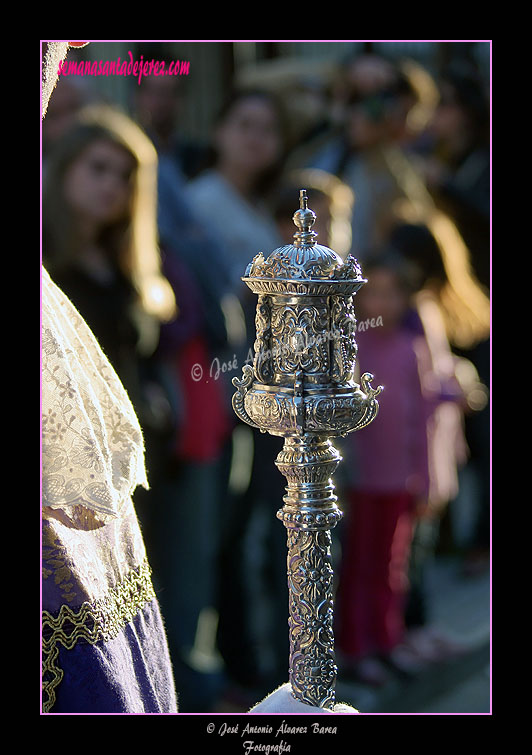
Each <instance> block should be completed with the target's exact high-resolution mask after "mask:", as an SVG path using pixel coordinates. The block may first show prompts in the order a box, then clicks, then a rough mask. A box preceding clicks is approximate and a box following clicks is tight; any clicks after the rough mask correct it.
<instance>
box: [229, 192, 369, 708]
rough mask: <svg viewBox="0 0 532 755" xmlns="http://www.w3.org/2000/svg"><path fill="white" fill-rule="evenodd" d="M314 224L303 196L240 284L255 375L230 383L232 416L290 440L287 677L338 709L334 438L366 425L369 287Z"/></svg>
mask: <svg viewBox="0 0 532 755" xmlns="http://www.w3.org/2000/svg"><path fill="white" fill-rule="evenodd" d="M315 219H316V215H315V214H314V212H313V211H312V210H311V209H309V208H308V200H307V196H306V191H305V190H304V189H303V190H301V191H300V209H299V210H297V211H296V212H295V214H294V217H293V220H294V223H295V225H296V227H297V231H296V233H295V234H294V243H293V244H292V245H287V246H282V247H280V248H279V249H276V250H274V251H273V252H272V253H271V254H270V255H269V256H268V257H266V258H265V257H264V255H263V254H262V252H261V253H259V254H257V255H256V256H255V257H254V259H253V260H252V262H251V263H250V264H249V265H248V267H247V269H246V272H245V275H244V277H243V278H242V280H243V281H244V282H245V283H246V284H247V285H248V286H249V288H250V289H251V290H252V291H253V292H254V293H256V294H258V302H257V310H256V319H255V323H256V339H255V344H254V362H253V366H251V365H249V364H248V365H245V366H244V367H243V368H242V378H241V379H238V378H236V377H235V378H233V385H234V386H235V387H236V388H237V391H236V393H235V394H234V395H233V408H234V410H235V412H236V414H237V415H238V416H239V417H240V419H241V420H243V421H244V422H246V423H247V424H249V425H251V426H252V427H255V428H258V429H259V430H261V432H268V433H270V434H272V435H279V436H282V437H284V439H285V440H284V446H283V448H282V450H281V451H280V453H279V455H278V457H277V459H276V461H275V464H276V466H277V467H278V469H279V470H280V471H281V473H282V474H283V475H284V476H285V477H286V480H287V483H288V484H287V487H286V495H285V496H284V499H283V500H284V506H283V508H282V509H280V511H278V512H277V517H278V518H279V519H280V520H281V521H282V522H283V524H284V525H285V527H286V528H287V535H288V558H287V567H288V568H287V573H288V587H289V619H288V624H289V632H290V662H289V674H290V682H291V686H292V692H293V694H294V696H295V697H296V698H297V699H299V700H302V701H303V702H305V703H308V704H309V705H314V706H318V707H322V708H332V707H333V706H334V702H335V695H334V685H335V681H336V674H337V667H336V663H335V656H334V636H333V591H332V583H333V569H332V565H331V551H330V544H331V532H330V530H331V529H332V528H333V527H334V526H335V525H336V524H337V523H338V521H339V520H340V518H341V517H342V512H341V511H340V509H339V508H338V506H337V505H336V501H337V498H336V496H335V495H334V485H333V483H332V481H331V477H332V475H333V474H334V471H335V470H336V467H337V466H338V464H339V462H340V461H341V456H340V454H339V453H338V451H337V450H336V449H335V448H334V446H333V445H332V442H331V440H330V439H331V438H334V437H337V436H344V435H346V434H347V433H350V432H353V431H354V430H360V429H361V428H363V427H365V426H366V425H368V424H369V423H370V422H372V420H373V419H374V418H375V416H376V415H377V411H378V402H377V400H376V396H377V395H378V394H379V393H380V391H381V390H382V388H381V387H380V386H379V387H378V388H376V389H373V388H372V387H371V385H370V383H371V380H372V379H373V376H372V375H371V374H370V373H365V374H364V375H362V377H361V378H360V385H358V384H357V383H356V382H355V381H354V372H355V363H356V356H357V344H356V340H355V332H356V319H355V311H354V305H353V297H354V294H355V293H356V292H357V291H358V289H359V288H360V287H361V286H362V285H364V283H366V282H367V281H366V280H365V279H364V278H363V276H362V271H361V269H360V266H359V264H358V262H357V260H356V259H355V258H354V257H353V256H351V255H349V256H348V257H347V258H346V259H345V260H342V258H341V257H340V256H339V255H338V254H336V252H334V251H333V250H332V249H329V248H328V247H326V246H322V245H319V244H317V243H316V234H315V233H314V231H313V230H312V226H313V224H314V222H315Z"/></svg>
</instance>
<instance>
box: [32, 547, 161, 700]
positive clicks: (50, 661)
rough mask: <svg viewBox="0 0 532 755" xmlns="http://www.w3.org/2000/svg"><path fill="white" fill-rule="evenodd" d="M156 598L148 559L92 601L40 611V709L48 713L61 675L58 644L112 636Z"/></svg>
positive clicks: (93, 641)
mask: <svg viewBox="0 0 532 755" xmlns="http://www.w3.org/2000/svg"><path fill="white" fill-rule="evenodd" d="M154 598H155V591H154V589H153V585H152V582H151V569H150V567H149V564H148V562H147V561H144V563H143V564H141V566H140V567H139V570H138V572H137V571H135V570H132V571H131V572H130V573H129V574H128V576H127V577H126V578H125V579H124V580H123V581H122V582H120V583H119V584H118V585H117V586H116V587H115V588H113V589H112V590H110V591H109V593H108V594H107V595H106V596H105V597H104V598H101V599H99V600H96V601H94V603H89V602H85V603H82V605H81V607H80V608H79V610H77V611H73V610H72V609H71V608H70V607H69V606H67V605H66V604H64V605H62V606H61V609H60V611H59V613H58V614H57V616H53V615H52V614H51V613H48V611H43V613H42V650H43V711H44V712H45V713H48V712H49V711H50V710H51V708H52V707H53V705H54V703H55V699H56V696H55V689H56V687H57V685H58V684H59V682H60V681H61V679H62V678H63V671H62V669H61V668H60V666H59V665H58V664H57V658H58V656H59V644H61V645H62V646H63V647H65V648H67V649H68V650H71V649H72V648H73V647H74V646H75V645H76V643H77V642H79V641H80V640H83V641H85V642H88V643H89V644H91V645H94V644H95V643H96V642H99V641H100V640H111V639H113V638H114V637H116V636H117V635H118V634H119V632H120V631H121V630H122V629H123V628H124V626H125V625H126V624H127V623H128V622H129V621H131V620H132V619H133V618H134V617H135V616H136V615H137V613H138V612H139V610H140V609H141V608H142V607H143V606H144V605H145V604H146V603H148V602H149V601H150V600H153V599H154Z"/></svg>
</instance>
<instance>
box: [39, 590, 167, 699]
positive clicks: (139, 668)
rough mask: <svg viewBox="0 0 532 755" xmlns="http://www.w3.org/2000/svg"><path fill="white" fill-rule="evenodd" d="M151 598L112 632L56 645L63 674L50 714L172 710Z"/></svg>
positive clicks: (160, 629)
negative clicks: (66, 645)
mask: <svg viewBox="0 0 532 755" xmlns="http://www.w3.org/2000/svg"><path fill="white" fill-rule="evenodd" d="M164 636H165V635H164V629H163V625H162V620H161V616H160V612H159V606H158V603H157V601H156V600H153V601H151V602H150V603H148V604H146V605H145V606H144V608H143V609H141V610H140V611H139V613H138V614H137V615H136V616H135V617H134V618H133V619H132V620H131V621H130V622H129V623H128V624H127V625H126V626H125V627H124V628H123V629H122V630H121V631H120V633H119V634H118V636H117V637H115V638H114V639H111V640H108V641H99V642H97V643H96V644H94V645H93V644H89V643H87V642H83V641H82V640H81V641H78V642H77V643H76V645H75V646H74V647H73V648H72V649H71V650H67V649H66V648H64V647H61V646H60V649H59V665H60V666H61V668H62V671H63V678H62V680H61V683H60V684H59V685H58V687H57V690H56V702H55V704H54V706H53V708H52V710H51V711H50V712H51V713H133V714H135V713H137V714H144V713H177V705H176V696H175V692H174V682H173V678H172V673H171V670H170V660H169V657H168V651H167V648H166V643H165V641H164Z"/></svg>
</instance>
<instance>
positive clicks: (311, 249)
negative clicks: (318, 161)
mask: <svg viewBox="0 0 532 755" xmlns="http://www.w3.org/2000/svg"><path fill="white" fill-rule="evenodd" d="M299 201H300V208H299V210H297V211H296V212H295V213H294V216H293V221H294V223H295V225H296V227H297V229H298V230H297V231H296V233H294V243H293V244H288V245H286V246H281V247H279V248H278V249H275V250H274V251H273V252H272V253H271V254H270V255H269V256H268V257H266V258H265V257H264V255H263V254H262V252H260V253H259V254H257V255H256V256H255V257H254V258H253V260H252V261H251V262H250V264H249V265H248V267H247V269H246V272H245V275H244V277H243V278H242V280H243V281H244V282H245V283H246V284H247V285H248V286H249V288H250V289H251V290H252V291H254V292H255V293H259V294H276V293H288V294H306V295H318V296H320V295H321V296H323V295H327V294H343V295H349V294H352V293H355V291H357V290H358V289H359V288H360V286H362V285H363V284H364V283H366V280H365V279H364V278H363V276H362V270H361V269H360V265H359V264H358V262H357V260H356V259H355V258H354V257H353V256H352V255H349V256H348V257H347V258H346V259H345V260H343V259H342V258H341V257H340V255H339V254H337V253H336V252H335V251H333V250H332V249H330V248H329V247H328V246H324V245H323V244H317V243H316V236H317V234H316V233H315V231H313V230H312V226H313V225H314V222H315V220H316V214H315V213H314V212H313V211H312V210H311V209H309V207H308V197H307V192H306V190H305V189H301V191H300V192H299Z"/></svg>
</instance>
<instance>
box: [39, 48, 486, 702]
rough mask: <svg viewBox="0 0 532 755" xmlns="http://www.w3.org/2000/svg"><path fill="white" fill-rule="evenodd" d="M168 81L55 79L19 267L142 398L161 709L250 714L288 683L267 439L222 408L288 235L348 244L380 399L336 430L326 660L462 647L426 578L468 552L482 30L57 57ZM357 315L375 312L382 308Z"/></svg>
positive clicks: (482, 330) (482, 429)
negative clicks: (331, 630)
mask: <svg viewBox="0 0 532 755" xmlns="http://www.w3.org/2000/svg"><path fill="white" fill-rule="evenodd" d="M129 52H131V56H132V59H133V61H135V60H140V59H141V56H143V60H144V61H146V60H156V61H166V63H167V65H169V63H170V62H171V61H175V60H180V61H187V62H189V63H190V66H189V69H188V70H189V72H188V75H182V76H154V75H151V76H143V77H142V79H141V81H140V84H139V82H138V79H136V78H135V77H134V76H109V77H104V76H102V77H98V76H79V75H70V76H61V77H60V79H59V82H58V84H57V87H56V89H55V91H54V94H53V96H52V99H51V102H50V105H49V108H48V113H47V116H46V118H45V120H44V122H43V126H42V158H43V165H42V176H43V184H42V196H43V237H42V258H43V264H44V265H45V267H46V268H47V270H48V272H49V273H50V275H51V277H52V279H53V280H55V282H56V283H57V284H58V285H59V286H60V287H61V288H62V289H63V290H64V292H65V293H66V294H67V295H68V296H69V297H70V298H71V300H72V301H73V303H74V304H75V306H76V307H77V308H78V310H79V311H80V312H81V314H82V315H83V316H84V317H85V319H86V320H87V322H88V324H89V325H90V327H91V328H92V330H93V332H94V334H95V335H96V337H97V338H98V340H99V342H100V344H101V346H102V348H103V350H104V352H105V353H106V354H107V356H108V357H109V359H110V361H111V363H112V364H113V366H114V367H115V369H116V371H117V372H118V374H119V376H120V377H121V379H122V381H123V383H124V385H125V387H126V389H127V390H128V393H129V395H130V397H131V400H132V402H133V404H134V406H135V408H136V410H137V413H138V416H139V419H140V422H141V425H142V428H143V431H144V436H145V443H146V459H147V468H148V476H149V481H150V485H151V489H150V491H144V490H139V491H137V493H136V506H137V511H138V515H139V519H140V521H141V526H142V530H143V533H144V536H145V540H146V546H147V549H148V555H149V559H150V562H151V565H152V568H153V572H154V583H155V585H156V590H157V594H158V596H159V600H160V603H161V607H162V611H163V616H164V619H165V624H166V629H167V632H168V637H169V643H170V650H171V655H172V661H173V665H174V671H175V676H176V686H177V689H178V693H179V705H180V710H181V711H183V712H187V711H190V712H197V711H220V712H221V711H224V710H239V709H241V710H247V709H248V708H249V706H250V705H251V704H253V703H255V702H256V701H257V700H258V699H259V696H260V694H266V693H267V692H268V691H270V690H271V689H273V687H274V686H275V685H277V684H280V683H282V682H284V681H286V680H287V678H288V670H287V658H288V629H287V615H288V613H287V606H288V593H287V586H286V531H285V528H284V527H283V526H282V525H281V523H280V522H279V521H278V520H277V519H276V517H275V513H276V511H277V510H278V508H280V507H281V506H282V497H283V494H284V484H285V480H284V478H283V477H282V475H281V474H280V473H279V472H278V471H277V469H276V467H275V464H274V460H275V457H276V455H277V453H278V451H279V450H280V448H281V445H282V440H281V439H280V438H276V437H272V436H269V435H264V434H261V433H259V432H255V431H254V430H253V429H252V428H250V427H247V426H246V427H244V426H242V423H240V422H238V421H237V419H236V416H235V415H234V413H233V411H232V408H231V396H232V393H233V391H234V388H233V386H232V385H231V379H232V377H234V376H238V377H240V375H241V368H242V366H243V364H245V363H249V361H250V355H252V351H253V344H254V340H255V339H254V336H255V323H254V317H255V306H256V297H255V296H254V295H252V294H251V293H250V292H249V291H248V289H247V287H246V286H245V285H244V284H243V283H242V281H241V280H240V278H241V276H242V275H243V274H244V271H245V268H246V266H247V264H248V263H249V262H250V261H251V260H252V258H253V257H254V256H255V255H256V254H257V253H258V252H259V251H262V252H263V253H264V254H265V255H267V254H269V253H270V252H271V251H273V250H274V249H275V248H277V247H279V246H281V245H283V244H287V243H291V241H292V237H293V233H294V232H295V227H294V225H293V222H292V215H293V213H294V211H295V210H296V209H297V208H298V206H299V189H301V188H306V189H307V193H308V195H309V206H310V207H311V208H312V209H313V210H314V211H315V213H316V215H317V221H316V225H315V228H314V230H316V231H317V232H318V239H317V241H318V243H321V244H324V245H327V246H330V247H331V248H333V249H334V250H335V251H337V252H338V253H339V254H341V255H342V256H344V257H345V256H347V254H349V253H352V254H353V255H354V256H355V257H356V258H357V259H358V260H359V262H360V263H361V266H362V269H363V272H364V274H365V275H366V277H367V278H368V283H367V284H366V286H364V288H363V289H362V290H361V292H360V293H359V294H357V296H356V297H355V311H356V316H357V320H358V322H359V323H363V322H366V321H370V320H371V318H373V319H374V322H379V323H382V324H379V325H378V326H376V327H366V328H363V327H359V328H358V332H357V341H358V344H359V362H360V365H359V366H360V372H364V371H370V372H372V373H373V374H374V375H375V381H374V385H378V384H382V385H384V387H385V391H384V392H383V394H382V396H381V398H380V403H381V410H380V413H379V416H378V418H377V419H376V420H375V422H374V423H373V425H372V426H370V427H369V428H366V429H365V430H363V431H362V432H360V433H354V434H353V436H357V437H356V438H355V437H352V436H348V437H347V438H345V439H342V440H341V442H339V443H338V447H339V449H340V451H341V453H342V456H343V458H344V461H343V462H342V464H341V465H340V467H339V470H338V473H337V476H336V479H335V484H336V486H337V492H338V495H339V504H340V507H341V508H342V509H343V510H344V513H345V516H344V519H343V520H342V522H341V523H340V524H339V525H338V527H337V528H336V529H335V530H334V533H333V542H334V545H333V561H334V566H335V575H336V581H335V595H336V598H337V600H336V603H337V610H336V614H335V620H336V623H337V626H336V627H335V635H336V638H337V652H338V657H339V666H340V674H341V675H345V676H346V677H347V678H349V677H351V678H353V679H356V680H357V681H358V682H360V683H363V684H368V685H371V686H373V687H376V686H379V685H381V684H384V683H385V682H386V679H387V678H388V677H389V675H390V674H395V673H399V674H407V675H408V674H410V675H415V674H416V673H418V672H421V671H422V670H423V669H424V668H426V667H427V666H430V665H431V664H435V663H442V662H445V660H446V659H447V658H454V657H456V655H457V654H460V652H462V651H463V649H462V648H461V647H460V645H459V643H457V642H456V640H451V639H449V638H446V637H445V636H442V635H441V634H439V633H437V632H436V631H434V630H433V628H432V626H431V613H430V606H431V595H430V592H428V591H427V588H426V584H425V580H424V574H425V571H426V568H427V565H428V564H429V563H430V560H431V559H433V558H435V557H437V556H438V555H439V554H442V553H444V554H445V553H453V554H457V555H458V556H459V558H460V562H461V565H462V566H461V568H462V578H463V579H471V578H474V576H475V575H476V574H479V573H482V572H483V570H486V569H488V567H489V547H490V420H489V378H490V357H489V354H490V351H489V338H490V305H489V286H490V43H489V42H481V41H479V42H422V41H419V42H416V41H414V42H360V41H359V42H325V41H323V42H304V41H300V42H238V41H237V42H149V43H147V42H136V41H122V42H120V41H118V42H91V44H89V45H88V46H87V47H84V48H82V49H78V50H74V49H70V50H69V52H68V56H67V60H79V61H83V60H89V61H90V60H92V61H100V60H101V61H112V60H115V61H116V60H117V59H118V58H119V57H120V59H121V60H129V59H130V56H129V55H128V53H129ZM379 316H380V319H378V318H379Z"/></svg>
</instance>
